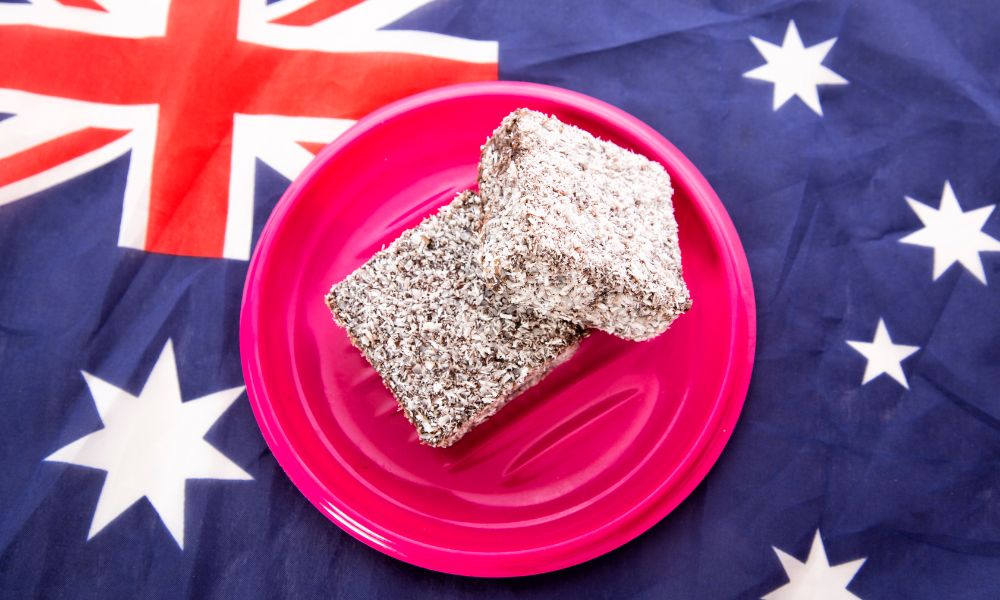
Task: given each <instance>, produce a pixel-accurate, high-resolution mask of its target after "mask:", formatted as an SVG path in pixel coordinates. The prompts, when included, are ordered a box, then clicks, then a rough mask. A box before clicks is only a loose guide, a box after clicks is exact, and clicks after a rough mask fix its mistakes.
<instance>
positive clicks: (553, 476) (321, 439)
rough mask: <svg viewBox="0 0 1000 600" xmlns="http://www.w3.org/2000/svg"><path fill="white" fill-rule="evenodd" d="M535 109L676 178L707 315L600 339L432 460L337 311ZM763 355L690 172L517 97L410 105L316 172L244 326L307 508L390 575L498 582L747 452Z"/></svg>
mask: <svg viewBox="0 0 1000 600" xmlns="http://www.w3.org/2000/svg"><path fill="white" fill-rule="evenodd" d="M518 107H529V108H534V109H537V110H541V111H544V112H546V113H550V114H555V115H557V116H558V117H559V118H560V119H562V120H564V121H566V122H569V123H573V124H575V125H578V126H579V127H582V128H583V129H586V130H588V131H590V132H592V133H594V134H595V135H598V136H600V137H602V138H605V139H609V140H612V141H614V142H615V143H617V144H620V145H622V146H625V147H627V148H631V149H633V150H635V151H636V152H639V153H641V154H644V155H645V156H648V157H649V158H651V159H653V160H657V161H659V162H661V163H662V164H663V165H664V166H665V167H666V168H667V171H669V172H670V175H671V177H672V178H673V181H674V188H675V190H676V192H675V195H674V206H675V210H676V214H677V220H678V222H679V227H680V239H681V251H682V254H683V259H684V278H685V279H686V281H687V283H688V285H689V286H690V288H691V293H692V296H693V298H694V308H693V309H692V310H691V311H690V312H689V313H688V314H686V315H684V316H683V317H681V318H680V319H678V320H677V321H676V322H675V323H674V325H673V326H672V327H671V328H670V330H669V331H667V333H665V334H664V335H662V336H660V337H658V338H656V339H654V340H652V341H649V342H645V343H632V342H626V341H622V340H619V339H616V338H613V337H610V336H608V335H604V334H600V333H598V334H595V335H593V336H591V337H590V338H589V339H588V340H586V341H585V342H584V344H583V345H582V347H581V348H580V350H579V351H578V353H577V354H576V356H574V357H573V358H572V359H571V360H570V361H569V362H568V363H566V364H565V365H563V366H561V367H559V368H558V369H556V370H555V371H554V372H553V373H552V374H551V375H549V377H547V378H546V379H545V380H544V381H543V382H542V383H540V384H539V385H537V386H536V387H534V388H532V389H531V390H529V391H528V392H526V393H524V394H523V395H521V396H519V397H518V398H516V399H514V400H513V401H512V402H511V403H510V404H509V405H507V407H505V408H504V409H503V410H501V411H500V412H499V413H498V414H497V415H496V416H495V417H493V418H492V419H490V420H489V421H488V422H487V423H485V424H484V425H482V426H480V427H479V428H477V429H475V430H474V431H472V432H471V433H470V434H469V435H467V436H466V437H465V438H464V439H462V440H461V441H460V442H458V443H457V444H455V445H454V446H452V447H451V448H448V449H445V450H441V449H435V448H430V447H426V446H421V445H419V444H418V443H417V437H416V432H415V431H414V429H413V428H412V427H411V426H410V424H409V423H408V422H407V421H406V419H405V418H404V417H403V415H402V414H401V413H398V412H397V411H396V402H395V400H394V399H393V397H392V396H391V395H390V393H389V392H388V391H387V390H386V388H385V387H383V385H382V383H381V381H380V380H379V378H378V376H377V375H376V373H375V371H374V370H373V369H372V368H371V367H370V366H369V365H368V363H366V362H365V360H364V359H363V358H362V357H361V354H360V353H358V351H357V350H355V349H354V348H352V347H351V345H350V343H349V342H348V340H347V336H346V335H345V333H344V331H343V330H341V329H340V328H339V327H337V326H336V325H335V324H334V323H333V321H332V320H331V318H330V315H329V313H328V312H327V309H326V307H325V306H324V304H323V295H324V294H325V293H326V291H327V290H328V289H329V287H330V285H331V284H333V283H335V282H337V281H340V280H341V279H343V278H344V277H345V276H346V275H347V274H349V273H350V272H351V271H353V270H354V269H355V268H356V267H358V266H359V265H361V264H362V263H364V262H365V261H366V260H367V259H368V258H369V257H370V256H371V255H372V254H373V253H374V252H376V251H377V250H378V249H379V248H380V247H381V246H382V245H383V244H387V243H389V242H390V241H392V240H393V239H394V238H396V237H397V236H398V235H399V234H400V233H401V232H402V231H403V230H404V229H407V228H409V227H413V226H414V225H416V224H417V223H418V222H419V221H420V220H421V219H422V218H424V217H425V216H427V215H428V214H429V213H431V212H433V211H434V210H435V209H436V208H437V207H438V206H440V205H442V204H444V203H446V202H448V201H449V200H451V199H452V197H453V196H454V195H455V193H456V192H458V191H459V190H463V189H467V188H469V187H472V186H474V185H475V183H476V164H477V161H478V158H479V147H480V145H481V144H482V143H483V141H484V140H485V139H486V137H487V135H488V134H489V133H490V132H491V131H492V130H493V129H494V128H495V127H496V126H497V124H498V123H499V122H500V119H501V118H503V116H504V115H506V114H507V113H509V112H510V111H512V110H514V109H515V108H518ZM754 341H755V322H754V298H753V289H752V286H751V282H750V272H749V269H748V267H747V262H746V257H745V256H744V253H743V249H742V246H741V245H740V242H739V238H738V237H737V235H736V231H735V230H734V229H733V225H732V223H731V221H730V220H729V217H728V215H727V214H726V212H725V209H724V208H723V207H722V204H721V203H720V202H719V199H718V198H717V197H716V195H715V193H714V192H713V191H712V188H711V187H709V185H708V183H706V182H705V179H704V178H703V177H702V176H701V174H699V173H698V171H697V170H696V169H695V168H694V167H693V166H692V165H691V163H690V162H688V160H687V159H686V158H685V157H684V156H683V155H682V154H681V153H680V152H679V151H678V150H677V149H676V148H674V147H673V146H672V145H671V144H670V143H669V142H667V141H666V140H665V139H663V138H662V137H661V136H660V135H659V134H657V133H656V132H655V131H653V130H652V129H651V128H649V127H648V126H646V125H644V124H643V123H641V122H639V121H638V120H637V119H635V118H634V117H632V116H629V115H628V114H626V113H624V112H622V111H621V110H618V109H616V108H614V107H612V106H609V105H607V104H605V103H603V102H600V101H598V100H595V99H593V98H589V97H587V96H583V95H581V94H577V93H574V92H570V91H567V90H562V89H557V88H552V87H547V86H542V85H534V84H526V83H510V82H491V83H479V84H464V85H458V86H453V87H447V88H441V89H437V90H432V91H430V92H426V93H423V94H419V95H416V96H412V97H410V98H407V99H404V100H401V101H399V102H396V103H395V104H392V105H390V106H387V107H385V108H383V109H381V110H378V111H376V112H375V113H373V114H371V115H370V116H368V117H366V118H365V119H362V120H361V121H359V122H358V123H357V125H355V126H354V127H353V128H352V129H350V130H349V131H348V132H347V133H345V134H344V135H342V136H341V137H340V138H338V139H337V140H336V141H335V142H334V143H333V144H331V145H330V146H328V147H327V148H325V149H324V150H323V151H322V152H320V153H319V155H318V156H317V157H316V159H315V160H314V161H313V162H312V164H311V165H309V167H308V168H306V170H305V171H304V172H303V173H302V175H301V176H300V177H299V178H298V179H297V180H296V181H295V182H294V183H293V184H292V185H291V187H290V188H289V189H288V191H287V192H286V193H285V195H284V197H282V199H281V201H280V202H279V203H278V206H277V207H276V208H275V210H274V213H273V214H272V215H271V218H270V220H269V221H268V223H267V226H266V227H265V229H264V232H263V234H262V235H261V239H260V242H259V243H258V245H257V249H256V252H255V253H254V256H253V260H252V262H251V264H250V271H249V274H248V275H247V282H246V288H245V290H244V295H243V308H242V314H241V319H240V348H241V352H242V360H243V373H244V375H245V377H246V381H247V389H248V393H249V396H250V402H251V404H252V405H253V410H254V414H255V415H256V417H257V422H258V423H259V424H260V428H261V431H262V432H263V434H264V438H265V439H266V440H267V444H268V445H269V446H270V447H271V450H272V451H273V452H274V455H275V457H276V458H277V459H278V462H279V463H280V464H281V466H282V468H284V470H285V472H286V473H287V474H288V476H289V477H290V478H291V480H292V481H293V482H294V483H295V485H296V486H297V487H298V488H299V489H300V490H301V491H302V493H303V494H305V496H306V498H308V499H309V500H310V501H311V502H312V503H313V504H314V505H316V507H317V508H318V509H319V510H320V511H321V512H323V514H325V515H326V516H327V517H328V518H329V519H330V520H332V521H333V522H334V523H336V524H337V525H339V526H340V527H341V528H342V529H344V530H345V531H346V532H348V533H350V534H351V535H353V536H354V537H356V538H357V539H359V540H361V541H362V542H364V543H366V544H368V545H369V546H371V547H373V548H375V549H377V550H380V551H381V552H384V553H386V554H388V555H390V556H394V557H396V558H398V559H400V560H404V561H406V562H409V563H412V564H415V565H420V566H422V567H426V568H429V569H434V570H437V571H445V572H448V573H457V574H462V575H476V576H492V577H500V576H515V575H529V574H533V573H541V572H545V571H553V570H556V569H561V568H564V567H567V566H570V565H574V564H578V563H581V562H584V561H586V560H589V559H591V558H593V557H595V556H598V555H600V554H603V553H605V552H608V551H610V550H612V549H614V548H617V547H618V546H620V545H622V544H624V543H626V542H628V541H629V540H631V539H633V538H634V537H636V536H637V535H639V534H640V533H642V532H643V531H645V530H646V529H648V528H649V527H651V526H652V525H653V524H655V523H656V522H657V521H659V520H660V519H662V518H663V517H664V516H666V515H667V513H669V512H670V511H671V510H673V508H674V507H676V506H677V505H678V504H679V503H680V502H681V501H682V500H683V499H684V498H685V497H687V495H688V494H689V493H691V490H692V489H694V487H695V486H696V485H698V483H699V482H700V481H701V480H702V479H703V478H704V477H705V475H706V473H708V470H709V469H710V468H711V466H712V464H713V463H714V462H715V460H716V459H717V458H718V456H719V454H720V452H722V448H723V446H724V445H725V443H726V441H727V440H728V439H729V436H730V434H731V433H732V430H733V426H734V425H735V424H736V419H737V417H738V416H739V413H740V409H741V408H742V406H743V400H744V397H745V395H746V390H747V386H748V384H749V380H750V370H751V366H752V363H753V352H754Z"/></svg>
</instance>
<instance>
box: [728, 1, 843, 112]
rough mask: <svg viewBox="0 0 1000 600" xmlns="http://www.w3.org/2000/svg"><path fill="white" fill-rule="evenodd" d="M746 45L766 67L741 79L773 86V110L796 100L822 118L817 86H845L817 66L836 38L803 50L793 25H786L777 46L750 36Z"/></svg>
mask: <svg viewBox="0 0 1000 600" xmlns="http://www.w3.org/2000/svg"><path fill="white" fill-rule="evenodd" d="M750 41H751V42H753V45H754V47H756V48H757V52H760V55H761V56H763V57H764V60H765V61H767V63H766V64H763V65H761V66H759V67H757V68H756V69H752V70H750V71H747V72H746V73H744V74H743V76H744V77H747V78H749V79H758V80H760V81H767V82H770V83H773V84H774V107H773V108H774V110H778V109H779V108H781V107H782V105H784V104H785V102H788V101H789V100H791V99H792V97H793V96H798V97H799V99H800V100H802V102H804V103H805V104H806V106H808V107H809V108H811V109H812V110H813V112H815V113H816V114H817V115H822V114H823V107H822V106H820V103H819V90H818V89H817V86H820V85H844V84H846V83H847V80H846V79H844V78H843V77H841V76H840V75H838V74H837V73H835V72H833V71H832V70H831V69H829V68H828V67H825V66H823V65H822V64H821V63H822V62H823V59H824V58H826V55H827V54H828V53H829V52H830V49H831V48H833V45H834V44H835V43H836V42H837V38H830V39H828V40H826V41H825V42H820V43H819V44H816V45H815V46H810V47H808V48H806V47H804V46H803V44H802V38H801V37H799V30H798V28H797V27H796V26H795V21H789V22H788V29H787V30H785V40H784V41H783V42H782V43H781V45H780V46H777V45H775V44H772V43H771V42H767V41H764V40H762V39H760V38H756V37H754V36H750Z"/></svg>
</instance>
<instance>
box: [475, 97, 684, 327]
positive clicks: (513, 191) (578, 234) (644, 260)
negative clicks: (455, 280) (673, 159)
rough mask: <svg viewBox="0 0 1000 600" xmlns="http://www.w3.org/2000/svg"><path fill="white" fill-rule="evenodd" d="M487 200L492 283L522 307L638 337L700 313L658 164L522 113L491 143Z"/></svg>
mask: <svg viewBox="0 0 1000 600" xmlns="http://www.w3.org/2000/svg"><path fill="white" fill-rule="evenodd" d="M479 193H480V195H481V196H482V198H483V205H484V208H485V212H486V219H485V220H484V222H483V226H482V232H481V243H482V246H481V249H480V254H479V261H480V263H481V267H482V276H483V277H484V279H485V280H486V282H487V284H488V285H489V286H490V287H491V288H493V289H495V290H497V291H498V292H499V293H501V294H502V295H504V296H505V297H507V298H508V299H510V300H511V301H512V302H513V303H515V304H518V305H524V306H529V307H532V308H534V309H536V310H537V311H538V312H540V313H541V314H544V315H547V316H549V317H552V318H556V319H565V320H568V321H573V322H575V323H579V324H581V325H583V326H586V327H594V328H597V329H601V330H603V331H607V332H609V333H612V334H614V335H617V336H619V337H623V338H626V339H631V340H644V339H648V338H651V337H654V336H656V335H658V334H660V333H662V332H663V331H664V330H666V328H667V327H668V326H669V325H670V323H671V322H672V321H673V320H674V319H675V318H677V316H679V315H680V314H682V313H684V312H685V311H686V310H688V309H689V308H690V307H691V297H690V294H689V293H688V289H687V286H686V285H685V283H684V279H683V278H682V275H681V253H680V248H679V246H678V243H677V222H676V221H675V220H674V211H673V205H672V203H671V197H672V195H673V189H672V188H671V186H670V177H669V175H668V174H667V172H666V171H665V170H664V169H663V167H662V166H661V165H659V164H658V163H656V162H653V161H650V160H648V159H647V158H645V157H643V156H640V155H638V154H635V153H634V152H631V151H629V150H626V149H624V148H621V147H619V146H616V145H615V144H612V143H611V142H607V141H604V140H600V139H598V138H596V137H594V136H593V135H591V134H590V133H588V132H586V131H583V130H581V129H578V128H576V127H573V126H572V125H567V124H565V123H562V122H561V121H559V120H558V119H556V118H555V117H550V116H547V115H545V114H542V113H539V112H536V111H532V110H527V109H519V110H516V111H514V112H513V113H511V114H510V115H508V116H507V117H506V118H504V120H503V121H502V122H501V124H500V127H499V128H497V130H496V131H495V132H494V133H493V135H492V136H491V137H490V139H489V140H487V142H486V144H485V145H484V146H483V148H482V156H481V160H480V163H479Z"/></svg>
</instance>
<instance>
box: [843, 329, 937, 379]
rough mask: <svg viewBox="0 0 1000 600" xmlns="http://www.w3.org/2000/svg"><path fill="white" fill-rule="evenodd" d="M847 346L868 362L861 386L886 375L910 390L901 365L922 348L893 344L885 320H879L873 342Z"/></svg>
mask: <svg viewBox="0 0 1000 600" xmlns="http://www.w3.org/2000/svg"><path fill="white" fill-rule="evenodd" d="M847 344H848V345H849V346H850V347H851V348H854V349H855V350H857V351H858V352H859V353H860V354H861V355H862V356H864V357H865V358H866V359H867V360H868V365H867V366H866V367H865V375H864V378H863V379H862V380H861V385H864V384H866V383H868V382H869V381H871V380H872V379H875V378H876V377H878V376H879V375H881V374H883V373H885V374H886V375H888V376H889V377H892V378H893V379H895V380H896V381H898V382H899V383H900V385H902V386H903V387H905V388H906V389H910V384H909V383H907V381H906V375H905V374H904V373H903V366H902V364H901V363H902V362H903V360H904V359H905V358H906V357H908V356H910V355H911V354H913V353H914V352H916V351H917V350H920V346H904V345H903V344H893V343H892V338H891V337H889V330H888V329H886V326H885V320H884V319H879V320H878V327H877V328H876V329H875V338H874V339H873V340H872V341H870V342H860V341H853V340H848V341H847Z"/></svg>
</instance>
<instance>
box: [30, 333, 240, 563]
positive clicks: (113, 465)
mask: <svg viewBox="0 0 1000 600" xmlns="http://www.w3.org/2000/svg"><path fill="white" fill-rule="evenodd" d="M83 377H84V379H85V380H86V382H87V387H88V388H90V393H91V395H92V396H93V397H94V404H95V405H96V406H97V412H98V414H99V415H100V417H101V421H102V422H103V423H104V429H99V430H97V431H95V432H93V433H91V434H88V435H85V436H84V437H82V438H80V439H78V440H76V441H75V442H73V443H71V444H69V445H68V446H64V447H63V448H61V449H59V450H57V451H56V452H54V453H53V454H52V455H51V456H49V457H48V458H46V459H45V460H47V461H54V462H62V463H68V464H73V465H80V466H84V467H90V468H93V469H101V470H103V471H107V477H106V478H105V480H104V487H103V488H102V489H101V495H100V498H98V500H97V508H96V510H95V511H94V518H93V520H92V521H91V524H90V532H89V534H88V535H87V539H88V540H89V539H91V538H93V537H94V536H95V535H97V534H98V533H100V532H101V530H102V529H104V528H105V527H106V526H107V525H108V524H109V523H111V522H112V521H114V520H115V519H116V518H118V516H119V515H121V514H122V513H124V512H125V511H126V510H127V509H128V508H129V507H130V506H132V505H133V504H135V502H136V501H138V500H139V499H141V498H143V497H145V498H147V499H148V500H149V503H150V504H152V505H153V508H154V509H155V510H156V512H157V514H159V515H160V519H162V520H163V524H164V525H166V526H167V530H168V531H170V535H172V536H173V538H174V540H175V541H176V542H177V545H178V546H180V547H181V548H183V547H184V487H185V482H186V481H187V480H188V479H237V480H248V479H253V478H252V477H251V476H250V475H249V474H248V473H247V472H246V471H244V470H243V469H241V468H240V467H239V466H237V465H236V463H234V462H232V461H231V460H229V458H227V457H226V456H225V455H224V454H222V453H221V452H219V451H218V450H217V449H215V447H213V446H211V445H210V444H209V443H208V442H206V441H205V440H204V438H203V436H204V435H205V433H206V432H208V430H209V429H210V428H211V427H212V425H214V424H215V422H216V421H217V420H218V419H219V417H220V416H222V413H224V412H225V411H226V409H227V408H229V407H230V406H231V405H232V403H233V402H234V401H235V400H236V399H237V398H239V396H240V394H242V393H243V389H244V388H243V387H242V386H240V387H235V388H230V389H228V390H222V391H220V392H215V393H213V394H209V395H207V396H203V397H201V398H198V399H195V400H191V401H189V402H183V401H182V400H181V390H180V382H179V381H178V378H177V366H176V362H175V360H174V349H173V344H172V343H171V342H170V341H169V340H168V341H167V343H166V345H165V346H164V347H163V351H162V352H161V353H160V357H159V358H158V359H157V360H156V364H155V365H154V366H153V370H152V372H151V373H150V374H149V378H148V379H147V380H146V383H145V385H143V387H142V391H141V392H139V396H138V397H136V396H133V395H132V394H130V393H128V392H126V391H125V390H123V389H121V388H119V387H117V386H115V385H112V384H110V383H108V382H106V381H104V380H102V379H100V378H98V377H95V376H93V375H91V374H90V373H86V372H84V373H83Z"/></svg>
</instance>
